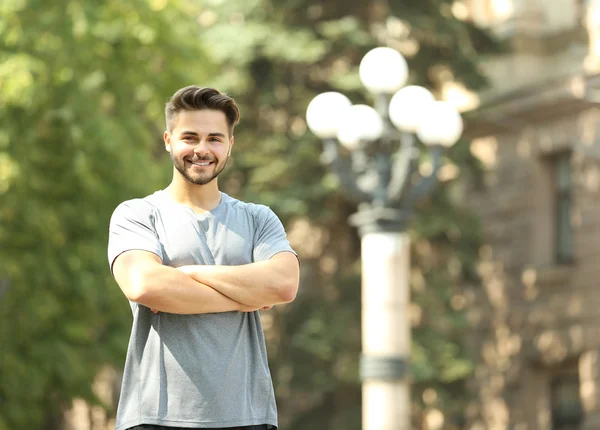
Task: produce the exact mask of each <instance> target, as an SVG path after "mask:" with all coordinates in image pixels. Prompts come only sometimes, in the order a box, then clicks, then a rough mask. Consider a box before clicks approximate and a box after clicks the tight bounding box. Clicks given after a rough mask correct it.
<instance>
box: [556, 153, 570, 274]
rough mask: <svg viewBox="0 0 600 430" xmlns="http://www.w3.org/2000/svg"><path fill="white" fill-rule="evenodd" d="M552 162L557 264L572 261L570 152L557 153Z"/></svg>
mask: <svg viewBox="0 0 600 430" xmlns="http://www.w3.org/2000/svg"><path fill="white" fill-rule="evenodd" d="M553 162H554V175H553V176H554V196H555V199H554V201H555V211H554V213H555V220H554V227H555V234H554V238H555V246H554V249H555V259H556V263H558V264H569V263H572V262H573V227H572V223H571V205H572V189H573V186H572V183H573V181H572V174H571V153H570V152H565V153H561V154H558V155H556V156H555V157H554V159H553Z"/></svg>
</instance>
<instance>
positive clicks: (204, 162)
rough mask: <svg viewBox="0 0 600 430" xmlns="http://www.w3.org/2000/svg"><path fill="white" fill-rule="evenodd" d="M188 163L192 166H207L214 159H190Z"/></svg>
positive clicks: (212, 162)
mask: <svg viewBox="0 0 600 430" xmlns="http://www.w3.org/2000/svg"><path fill="white" fill-rule="evenodd" d="M190 163H191V165H192V166H194V167H198V168H201V167H207V166H210V165H212V164H214V161H208V160H199V161H190Z"/></svg>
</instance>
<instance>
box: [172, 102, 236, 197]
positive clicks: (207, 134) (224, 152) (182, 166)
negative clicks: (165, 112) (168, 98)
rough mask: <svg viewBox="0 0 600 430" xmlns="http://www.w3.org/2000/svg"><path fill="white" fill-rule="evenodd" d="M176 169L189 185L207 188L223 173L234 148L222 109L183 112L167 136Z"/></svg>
mask: <svg viewBox="0 0 600 430" xmlns="http://www.w3.org/2000/svg"><path fill="white" fill-rule="evenodd" d="M164 140H165V147H166V149H167V151H169V154H170V155H171V160H172V161H173V166H174V167H175V169H177V171H178V172H179V173H180V174H181V175H182V176H183V177H184V178H185V179H186V180H187V181H188V182H190V183H192V184H196V185H206V184H208V183H209V182H211V181H212V180H213V179H215V178H216V177H217V176H218V175H219V173H221V172H222V171H223V169H224V168H225V165H226V164H227V160H228V159H229V155H230V153H231V146H232V145H233V136H229V127H228V125H227V119H226V117H225V114H224V113H223V112H221V111H219V110H212V109H203V110H195V111H182V112H180V113H179V114H178V115H177V117H176V118H175V120H174V124H173V126H172V129H171V131H170V132H169V131H166V132H165V135H164Z"/></svg>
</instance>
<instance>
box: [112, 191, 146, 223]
mask: <svg viewBox="0 0 600 430" xmlns="http://www.w3.org/2000/svg"><path fill="white" fill-rule="evenodd" d="M156 209H157V200H156V194H151V195H149V196H146V197H143V198H135V199H130V200H125V201H124V202H122V203H120V204H119V205H118V206H117V207H116V208H115V210H114V212H113V218H115V217H127V218H129V217H135V218H142V219H143V218H149V217H152V216H153V215H154V213H155V212H156Z"/></svg>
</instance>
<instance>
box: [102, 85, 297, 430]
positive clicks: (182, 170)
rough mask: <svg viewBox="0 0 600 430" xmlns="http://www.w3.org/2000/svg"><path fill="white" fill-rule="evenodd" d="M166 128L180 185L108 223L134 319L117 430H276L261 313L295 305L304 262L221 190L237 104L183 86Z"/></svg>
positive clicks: (261, 219)
mask: <svg viewBox="0 0 600 430" xmlns="http://www.w3.org/2000/svg"><path fill="white" fill-rule="evenodd" d="M166 120H167V130H166V131H165V133H164V142H165V148H166V150H167V151H168V152H169V154H170V156H171V160H172V162H173V180H172V182H171V183H170V185H169V186H168V187H167V188H165V189H164V190H161V191H157V192H155V193H154V194H152V195H150V196H147V197H145V198H143V199H133V200H129V201H126V202H124V203H122V204H120V205H119V206H118V207H117V208H116V210H115V212H114V213H113V216H112V218H111V222H110V234H109V244H108V257H109V263H110V265H111V270H112V272H113V274H114V276H115V279H116V281H117V283H118V284H119V287H120V288H121V289H122V290H123V293H124V294H125V296H126V297H127V298H128V299H129V301H130V304H131V309H132V311H133V328H132V332H131V338H130V341H129V347H128V351H127V359H126V362H125V371H124V376H123V384H122V390H121V398H120V400H119V407H118V411H117V423H116V430H124V429H173V428H186V429H189V428H201V429H225V428H228V429H232V428H234V429H261V430H262V429H265V430H266V429H276V428H277V411H276V405H275V396H274V393H273V384H272V381H271V375H270V372H269V368H268V363H267V353H266V348H265V341H264V337H263V331H262V326H261V322H260V316H259V312H258V310H261V309H269V308H271V307H272V306H273V305H277V304H280V303H287V302H291V301H292V300H293V299H294V298H295V295H296V291H297V288H298V278H299V263H298V259H297V257H296V255H295V253H294V251H293V250H292V248H291V247H290V245H289V243H288V241H287V239H286V234H285V231H284V229H283V226H282V224H281V222H280V221H279V219H278V218H277V216H276V215H275V214H274V213H273V212H272V211H271V210H270V209H269V208H267V207H266V206H261V205H255V204H250V203H244V202H241V201H239V200H237V199H234V198H232V197H230V196H228V195H227V194H225V193H223V192H221V191H219V187H218V183H217V177H218V175H219V173H221V172H222V171H223V169H224V168H225V165H226V164H227V160H228V159H229V157H230V155H231V149H232V146H233V141H234V138H233V129H234V126H235V125H236V124H237V122H238V120H239V110H238V107H237V105H236V103H235V101H234V100H233V99H232V98H230V97H228V96H226V95H224V94H221V93H220V92H219V91H217V90H215V89H211V88H199V87H196V86H190V87H185V88H182V89H180V90H179V91H177V92H176V93H175V94H174V95H173V97H172V98H171V100H170V101H169V102H168V103H167V106H166ZM140 170H141V171H142V172H143V168H141V169H140Z"/></svg>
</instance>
